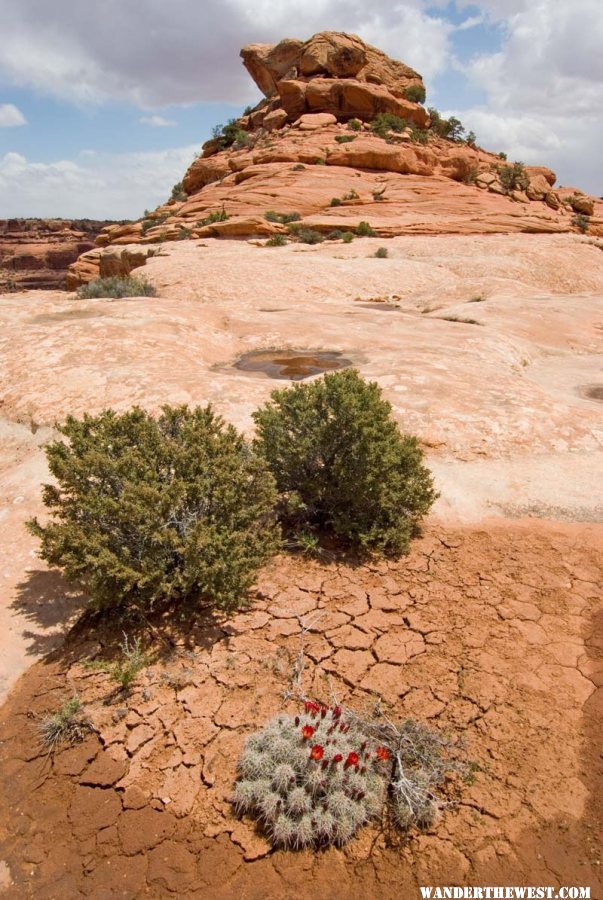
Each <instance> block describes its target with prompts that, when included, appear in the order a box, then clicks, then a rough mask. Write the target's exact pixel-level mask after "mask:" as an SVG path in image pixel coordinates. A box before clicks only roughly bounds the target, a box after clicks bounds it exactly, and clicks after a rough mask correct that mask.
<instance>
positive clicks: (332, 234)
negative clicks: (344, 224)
mask: <svg viewBox="0 0 603 900" xmlns="http://www.w3.org/2000/svg"><path fill="white" fill-rule="evenodd" d="M342 237H343V231H340V230H339V228H336V229H335V231H329V233H328V234H327V241H340V240H341V239H342Z"/></svg>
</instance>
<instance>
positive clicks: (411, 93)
mask: <svg viewBox="0 0 603 900" xmlns="http://www.w3.org/2000/svg"><path fill="white" fill-rule="evenodd" d="M404 96H405V97H406V99H407V100H410V102H411V103H425V88H424V87H423V85H422V84H411V85H410V87H407V88H406V90H405V91H404Z"/></svg>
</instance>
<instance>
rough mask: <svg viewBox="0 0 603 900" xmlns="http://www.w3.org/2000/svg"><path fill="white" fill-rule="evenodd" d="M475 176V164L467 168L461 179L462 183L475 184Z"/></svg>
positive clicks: (476, 171) (476, 174)
mask: <svg viewBox="0 0 603 900" xmlns="http://www.w3.org/2000/svg"><path fill="white" fill-rule="evenodd" d="M477 176H478V170H477V166H472V167H471V168H470V169H467V171H466V172H465V173H464V175H463V177H462V179H461V180H462V181H463V183H464V184H475V183H476V182H477Z"/></svg>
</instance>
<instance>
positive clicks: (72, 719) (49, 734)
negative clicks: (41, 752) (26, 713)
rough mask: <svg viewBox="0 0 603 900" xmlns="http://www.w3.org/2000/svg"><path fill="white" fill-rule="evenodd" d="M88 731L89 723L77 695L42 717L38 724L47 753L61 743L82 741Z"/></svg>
mask: <svg viewBox="0 0 603 900" xmlns="http://www.w3.org/2000/svg"><path fill="white" fill-rule="evenodd" d="M88 731H90V723H89V721H88V719H87V718H86V716H85V714H84V711H83V707H82V701H81V700H80V698H79V697H78V696H77V695H76V696H75V697H72V698H71V700H66V701H65V703H63V705H62V706H61V707H60V708H59V709H58V710H57V711H56V712H54V713H49V714H48V715H45V716H42V717H41V718H40V721H39V722H38V733H39V735H40V739H41V741H42V743H43V744H44V746H45V747H47V748H48V750H49V751H52V750H54V749H55V748H56V747H57V745H58V744H61V743H69V744H75V743H77V742H78V741H81V740H83V738H84V736H85V735H86V734H87V732H88Z"/></svg>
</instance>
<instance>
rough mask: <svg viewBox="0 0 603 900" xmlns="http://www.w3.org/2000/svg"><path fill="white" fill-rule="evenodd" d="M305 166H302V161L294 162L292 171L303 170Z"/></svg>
mask: <svg viewBox="0 0 603 900" xmlns="http://www.w3.org/2000/svg"><path fill="white" fill-rule="evenodd" d="M305 168H306V167H305V166H304V164H303V163H296V164H295V165H294V166H293V171H294V172H303V171H304V169H305Z"/></svg>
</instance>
